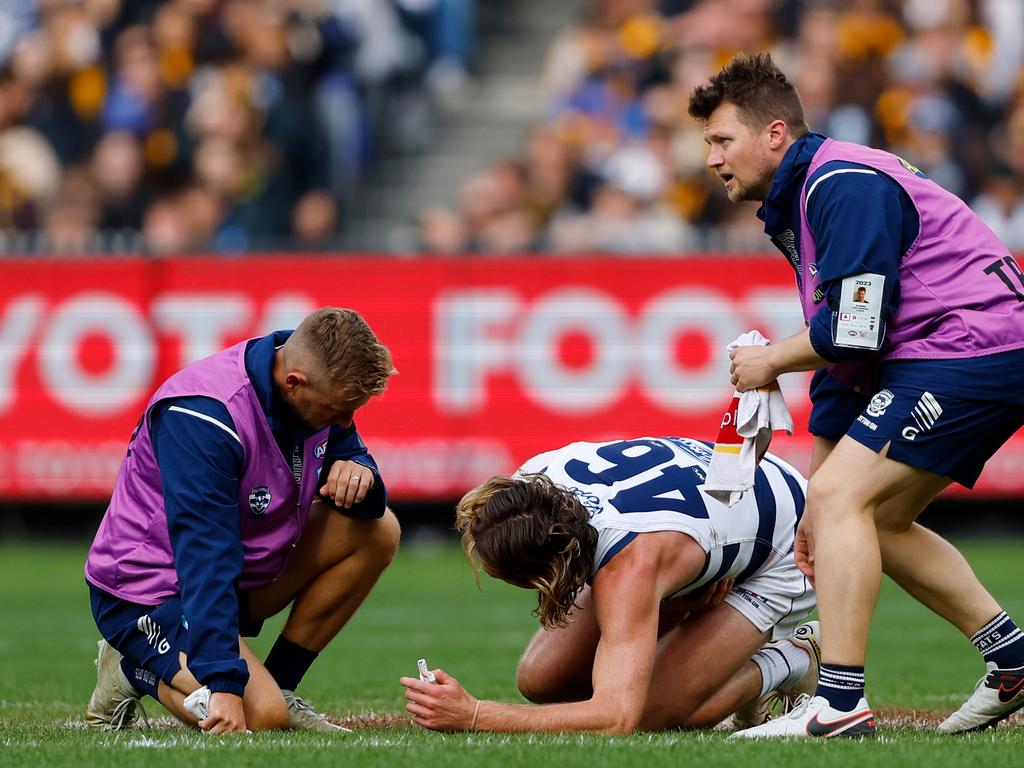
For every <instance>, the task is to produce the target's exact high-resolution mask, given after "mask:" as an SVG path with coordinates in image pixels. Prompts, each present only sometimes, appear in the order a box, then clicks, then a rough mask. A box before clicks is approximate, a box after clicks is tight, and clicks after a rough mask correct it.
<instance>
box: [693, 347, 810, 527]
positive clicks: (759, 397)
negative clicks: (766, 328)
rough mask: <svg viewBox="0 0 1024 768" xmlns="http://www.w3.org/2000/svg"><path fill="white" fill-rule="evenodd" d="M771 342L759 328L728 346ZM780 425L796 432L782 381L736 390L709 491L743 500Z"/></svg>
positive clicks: (721, 434)
mask: <svg viewBox="0 0 1024 768" xmlns="http://www.w3.org/2000/svg"><path fill="white" fill-rule="evenodd" d="M767 343H768V339H766V338H765V337H764V336H762V335H761V334H760V333H759V332H757V331H748V332H747V333H744V334H742V335H741V336H739V337H738V338H737V339H736V340H735V341H734V342H732V343H731V344H730V345H729V346H728V347H726V350H727V351H730V352H731V351H732V350H733V349H735V348H736V347H751V346H754V345H755V344H761V345H764V344H767ZM780 429H784V430H786V434H788V435H791V434H793V417H792V416H791V415H790V413H789V408H787V407H786V400H785V398H783V396H782V391H781V390H780V389H779V384H778V382H776V381H773V382H771V383H770V384H767V385H765V386H763V387H758V388H757V389H751V390H748V391H746V392H742V393H741V392H733V397H732V403H731V404H730V406H729V410H727V411H726V412H725V415H724V416H723V417H722V426H721V429H720V430H719V433H718V439H717V440H716V441H715V450H714V453H713V454H712V456H711V466H710V467H709V468H708V476H707V479H706V480H705V481H704V490H705V491H706V492H707V493H708V495H709V496H711V497H712V498H714V499H717V500H718V501H721V502H722V503H723V504H725V505H727V506H730V507H731V506H732V505H733V504H735V503H736V502H737V501H739V500H740V498H741V497H742V496H743V493H744V492H745V491H748V490H750V489H751V488H753V487H754V475H755V473H756V472H757V464H758V462H760V461H761V457H762V456H764V454H765V452H766V451H767V450H768V445H769V444H770V443H771V441H772V432H774V431H777V430H780Z"/></svg>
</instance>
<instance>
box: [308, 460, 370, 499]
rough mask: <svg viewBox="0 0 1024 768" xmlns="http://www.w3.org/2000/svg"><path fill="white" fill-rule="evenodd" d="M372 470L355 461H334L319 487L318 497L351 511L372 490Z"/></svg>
mask: <svg viewBox="0 0 1024 768" xmlns="http://www.w3.org/2000/svg"><path fill="white" fill-rule="evenodd" d="M373 483H374V479H373V470H372V469H370V468H369V467H364V466H363V465H362V464H359V463H358V462H355V461H336V462H334V464H333V465H332V466H331V471H330V472H329V473H328V475H327V482H326V483H324V484H323V485H322V486H321V487H320V495H321V496H322V497H323V498H325V499H326V500H328V501H333V502H334V503H335V505H337V506H339V507H342V508H344V509H351V508H352V505H353V504H358V503H359V502H361V501H362V500H363V499H365V498H366V494H367V493H369V492H370V489H371V488H373Z"/></svg>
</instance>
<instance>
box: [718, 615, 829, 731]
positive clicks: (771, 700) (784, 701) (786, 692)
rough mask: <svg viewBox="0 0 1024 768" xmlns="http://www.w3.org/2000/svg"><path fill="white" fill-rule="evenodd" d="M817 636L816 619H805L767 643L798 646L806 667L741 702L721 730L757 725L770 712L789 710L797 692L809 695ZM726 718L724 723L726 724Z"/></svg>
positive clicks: (814, 675) (817, 658) (813, 684)
mask: <svg viewBox="0 0 1024 768" xmlns="http://www.w3.org/2000/svg"><path fill="white" fill-rule="evenodd" d="M820 636H821V629H820V627H819V626H818V622H816V621H808V622H805V623H803V624H801V625H800V626H798V627H797V628H796V629H795V630H793V634H792V635H790V636H789V637H787V638H784V639H782V640H779V641H777V642H774V643H768V646H773V645H774V646H777V645H780V644H782V643H792V644H793V645H795V646H797V647H798V648H802V649H803V650H804V651H806V652H807V655H808V656H809V657H810V659H811V663H810V665H808V667H807V671H806V672H805V673H804V674H803V676H802V677H801V678H800V679H799V680H797V681H796V682H795V683H793V684H792V685H790V686H788V687H786V688H781V687H780V688H777V689H776V690H774V691H768V692H767V693H765V694H764V695H763V696H762V697H761V698H759V699H756V700H754V701H752V702H750V703H749V704H744V705H743V706H742V707H740V708H739V709H737V710H736V713H735V714H734V715H733V716H732V718H731V720H726V721H723V724H722V727H723V730H724V729H725V728H728V729H729V730H733V729H736V730H743V729H745V728H753V727H754V726H755V725H761V723H763V722H765V721H766V720H768V719H769V718H770V717H772V716H773V715H774V716H778V715H780V714H783V715H784V714H786V713H787V712H789V711H790V710H791V709H793V706H794V705H795V704H796V700H797V699H798V698H799V697H800V696H801V695H806V696H812V695H813V694H814V691H815V690H816V689H817V687H818V668H819V666H820V665H821V644H820V642H819V640H818V638H819V637H820ZM726 722H727V723H728V726H726V724H725V723H726Z"/></svg>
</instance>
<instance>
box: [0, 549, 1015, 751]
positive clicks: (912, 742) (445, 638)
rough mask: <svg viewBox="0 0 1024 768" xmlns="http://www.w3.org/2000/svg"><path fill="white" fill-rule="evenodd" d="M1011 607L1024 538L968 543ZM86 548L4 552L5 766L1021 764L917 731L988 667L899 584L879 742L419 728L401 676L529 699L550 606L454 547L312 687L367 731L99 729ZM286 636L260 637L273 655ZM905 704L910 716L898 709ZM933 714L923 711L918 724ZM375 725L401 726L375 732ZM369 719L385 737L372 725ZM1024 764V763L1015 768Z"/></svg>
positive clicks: (985, 737)
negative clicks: (531, 646) (524, 693)
mask: <svg viewBox="0 0 1024 768" xmlns="http://www.w3.org/2000/svg"><path fill="white" fill-rule="evenodd" d="M963 549H964V551H965V552H966V553H967V555H968V557H969V558H970V559H971V562H972V563H973V564H974V565H975V567H976V569H977V571H978V572H979V575H980V576H981V577H982V579H983V580H984V581H985V583H986V584H987V585H989V587H990V588H991V589H992V590H993V591H994V592H995V594H996V595H997V597H998V598H999V599H1000V600H1001V601H1002V602H1003V604H1004V606H1005V607H1006V608H1007V610H1009V611H1010V612H1011V613H1012V614H1014V615H1016V616H1017V617H1022V616H1024V594H1022V593H1021V591H1020V590H1019V589H1016V588H1015V587H1016V585H1017V583H1018V579H1019V577H1020V575H1021V573H1022V571H1024V565H1022V557H1021V555H1022V554H1024V541H1015V540H1009V541H1004V542H990V543H979V542H971V543H966V544H964V546H963ZM84 552H85V545H82V546H60V547H57V546H38V545H10V544H8V545H0V766H9V765H112V766H118V767H119V768H120V767H122V766H123V767H124V768H130V767H131V766H137V765H138V766H141V765H151V764H154V763H161V764H163V763H167V764H171V763H174V764H186V765H189V766H190V767H194V766H200V765H216V766H234V765H273V764H285V763H287V764H288V765H289V766H305V765H331V766H337V765H340V764H344V765H351V766H378V765H379V766H390V765H399V764H400V765H404V766H416V767H417V768H420V766H441V765H443V766H463V765H464V766H490V765H500V766H533V765H545V766H546V765H550V764H554V765H558V766H559V767H560V768H565V767H567V766H588V767H589V768H593V766H606V765H607V766H632V765H637V766H640V765H642V766H645V767H646V766H661V765H665V766H669V765H671V766H679V765H691V764H693V765H701V764H710V763H711V762H712V761H721V762H722V763H723V764H726V765H732V764H738V763H741V762H743V763H745V764H747V765H750V766H754V765H758V764H763V765H788V764H790V761H791V760H800V761H803V760H808V759H810V760H813V761H814V763H813V764H814V766H815V768H818V767H819V766H832V765H849V764H851V763H852V762H853V761H854V760H856V761H858V763H859V768H870V767H871V766H875V765H892V764H899V765H901V766H909V765H929V766H935V765H968V764H971V765H978V764H985V763H988V762H989V761H995V760H997V759H999V760H1007V759H1009V760H1010V761H1011V762H1010V764H1019V763H1016V760H1020V759H1021V757H1020V755H1021V754H1022V749H1024V727H1022V726H1020V725H1017V726H1013V727H1008V728H1007V727H1002V728H1000V729H999V730H998V731H996V732H992V733H988V734H980V735H975V736H969V737H953V738H951V737H939V736H938V735H936V734H935V733H934V731H933V730H931V729H930V728H927V727H923V726H920V725H917V726H915V725H914V724H913V723H915V722H917V723H924V722H927V721H928V719H929V717H934V715H935V714H936V713H945V712H948V711H949V710H951V709H953V708H954V707H956V706H958V705H959V702H960V701H961V699H962V698H963V697H964V696H965V695H966V694H967V693H968V692H969V691H970V690H971V689H972V687H973V685H974V682H975V680H976V679H977V677H978V676H979V675H980V673H981V671H982V667H981V663H980V660H979V658H978V657H977V655H976V654H975V653H974V651H973V649H972V648H971V647H970V646H969V645H968V643H967V641H966V640H964V639H963V638H961V637H960V636H959V635H958V634H957V633H956V632H955V631H954V630H953V629H951V628H950V627H948V626H946V625H945V624H943V623H942V622H940V621H939V620H938V619H937V618H935V617H933V616H932V615H931V614H929V613H928V612H927V611H925V610H924V609H923V608H921V607H920V606H918V605H917V604H916V603H913V602H912V601H910V600H909V599H908V598H906V597H905V596H903V595H902V593H900V592H899V591H898V590H897V589H895V588H893V586H892V585H891V584H886V586H885V589H884V592H883V596H882V601H881V604H880V606H879V610H878V612H877V615H876V622H875V630H874V633H873V642H872V646H871V650H870V658H869V668H868V672H869V677H868V685H869V692H870V696H871V701H872V704H873V705H874V706H875V707H876V708H878V709H881V710H883V712H886V711H888V712H890V717H889V719H888V722H887V723H883V725H884V726H885V727H884V728H883V730H882V737H881V738H879V739H878V740H876V741H874V742H869V743H863V744H861V743H853V742H830V743H820V742H814V743H768V744H766V743H731V742H726V741H725V740H724V737H723V736H721V735H719V734H700V733H677V732H670V733H660V734H653V735H648V734H643V735H635V736H629V737H601V736H580V735H573V736H553V735H544V736H504V735H492V734H472V735H462V734H452V735H441V734H436V733H430V732H426V731H423V730H421V729H418V728H414V727H411V726H409V725H408V724H406V721H405V720H404V718H402V713H403V701H404V700H403V698H402V689H401V687H400V685H399V684H398V677H399V676H400V675H402V674H412V673H413V672H414V670H415V662H416V659H417V658H418V657H420V656H425V657H426V658H427V659H428V661H429V662H430V663H431V665H432V666H443V667H444V668H445V669H447V670H448V671H449V672H451V673H452V674H454V675H456V676H457V677H458V678H459V679H460V680H461V681H462V683H463V684H464V685H465V686H466V687H467V688H468V689H469V690H470V692H472V693H473V694H475V695H477V696H481V697H484V698H496V699H505V700H515V701H519V700H520V699H519V696H518V694H517V692H516V690H515V685H514V671H515V665H516V660H517V658H518V655H519V653H520V651H521V650H522V648H523V647H524V645H525V643H526V641H527V639H528V638H529V636H530V635H531V633H532V631H533V629H534V619H533V618H532V617H531V616H530V615H529V611H530V609H531V607H532V596H531V595H530V594H528V593H526V592H524V591H522V590H518V589H514V588H511V587H507V586H505V585H503V584H499V583H496V582H494V581H492V580H489V579H486V578H485V579H484V581H483V582H482V590H478V589H477V587H476V584H475V582H474V580H473V577H472V574H471V573H470V571H469V569H468V567H467V566H466V565H465V563H464V561H463V560H462V557H461V553H459V552H458V551H457V550H456V549H455V548H454V547H453V546H447V545H446V546H442V547H440V548H427V547H420V548H417V549H413V548H409V549H407V550H405V551H403V552H402V554H400V555H399V558H398V559H397V561H396V562H395V564H394V566H393V567H392V568H391V569H390V570H389V571H388V572H387V573H386V574H385V575H384V577H383V578H382V580H381V582H380V584H379V585H378V587H377V588H376V590H375V591H374V593H373V594H372V595H371V596H370V598H369V600H368V601H367V603H366V605H365V606H363V608H362V609H361V610H360V612H359V613H358V614H357V615H356V617H355V618H354V619H353V621H352V622H351V624H350V625H349V626H348V627H347V628H346V629H345V630H344V631H343V632H342V634H341V635H340V636H339V637H338V639H337V640H336V641H335V642H334V643H333V644H332V645H331V646H330V647H329V648H328V649H327V651H325V653H324V654H322V656H321V657H320V659H319V660H318V661H317V663H316V664H315V665H314V667H313V668H312V670H311V671H310V673H309V674H308V675H307V677H306V679H305V681H304V682H303V685H302V688H301V692H302V693H303V694H304V695H305V696H306V697H307V698H309V699H310V700H311V701H312V702H313V703H314V704H315V705H316V706H317V707H318V708H319V709H321V710H323V711H326V712H329V713H331V714H333V715H337V716H339V717H342V718H351V722H352V723H353V725H356V726H361V727H359V729H358V730H357V731H356V732H355V733H353V734H350V735H339V736H337V737H327V736H324V735H319V734H309V733H277V734H257V735H254V736H242V737H223V738H219V737H210V736H205V735H204V734H201V733H198V732H192V731H187V730H185V729H182V728H177V727H172V726H170V725H169V724H168V723H167V722H166V721H165V720H164V719H163V715H164V714H165V713H164V712H163V710H162V709H161V707H160V706H159V705H158V704H156V703H155V702H152V701H150V702H149V706H148V711H149V713H150V716H151V717H156V718H157V719H158V723H157V727H155V728H151V729H149V730H146V731H143V730H132V731H128V732H123V733H119V734H118V733H93V732H90V731H86V730H85V729H84V727H83V725H82V716H83V713H84V709H85V703H86V701H87V700H88V697H89V693H90V692H91V690H92V686H93V683H94V682H95V677H94V669H93V665H92V659H93V658H94V654H95V642H96V639H97V635H96V631H95V628H94V626H93V624H92V619H91V617H90V614H89V608H88V599H87V592H86V589H85V586H84V582H83V580H82V576H81V562H82V558H83V557H84ZM276 630H277V625H276V624H268V626H267V628H266V629H264V632H263V636H262V637H261V638H259V639H258V640H257V641H255V642H254V647H255V649H256V650H257V652H259V653H261V654H263V653H265V652H266V651H267V650H268V649H269V646H270V644H271V643H272V642H273V639H274V638H275V637H276ZM895 710H899V711H895ZM911 710H915V711H916V712H912V711H911ZM374 722H381V723H390V725H388V726H387V727H384V726H380V727H373V723H374ZM367 723H369V725H367ZM396 723H397V724H396ZM1014 756H1016V758H1015V757H1014Z"/></svg>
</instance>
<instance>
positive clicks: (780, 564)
mask: <svg viewBox="0 0 1024 768" xmlns="http://www.w3.org/2000/svg"><path fill="white" fill-rule="evenodd" d="M725 602H726V603H728V604H729V605H731V606H732V607H733V608H735V609H736V610H737V611H739V612H740V613H742V614H743V617H744V618H745V619H746V620H747V621H749V622H750V623H751V624H753V625H754V626H755V627H757V629H758V630H759V631H761V632H769V631H770V632H771V639H772V640H781V639H782V638H784V637H789V636H790V635H791V634H793V630H794V629H796V627H797V626H798V625H799V624H800V623H801V622H803V620H804V619H806V618H807V616H808V615H809V614H810V613H811V611H813V610H814V608H815V606H816V605H817V601H816V600H815V597H814V587H812V586H811V583H810V582H809V581H808V580H807V577H806V576H804V575H803V574H802V573H800V570H799V569H798V568H797V567H796V562H795V561H794V560H793V555H792V553H790V554H788V555H786V556H785V557H778V558H776V559H775V560H773V561H770V562H769V563H766V564H765V565H764V567H762V568H761V570H759V571H758V572H757V573H755V574H754V575H753V576H752V577H751V578H749V579H747V580H746V581H744V582H743V583H742V584H736V585H735V586H734V587H733V588H732V591H731V592H730V593H729V594H728V595H726V596H725Z"/></svg>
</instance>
